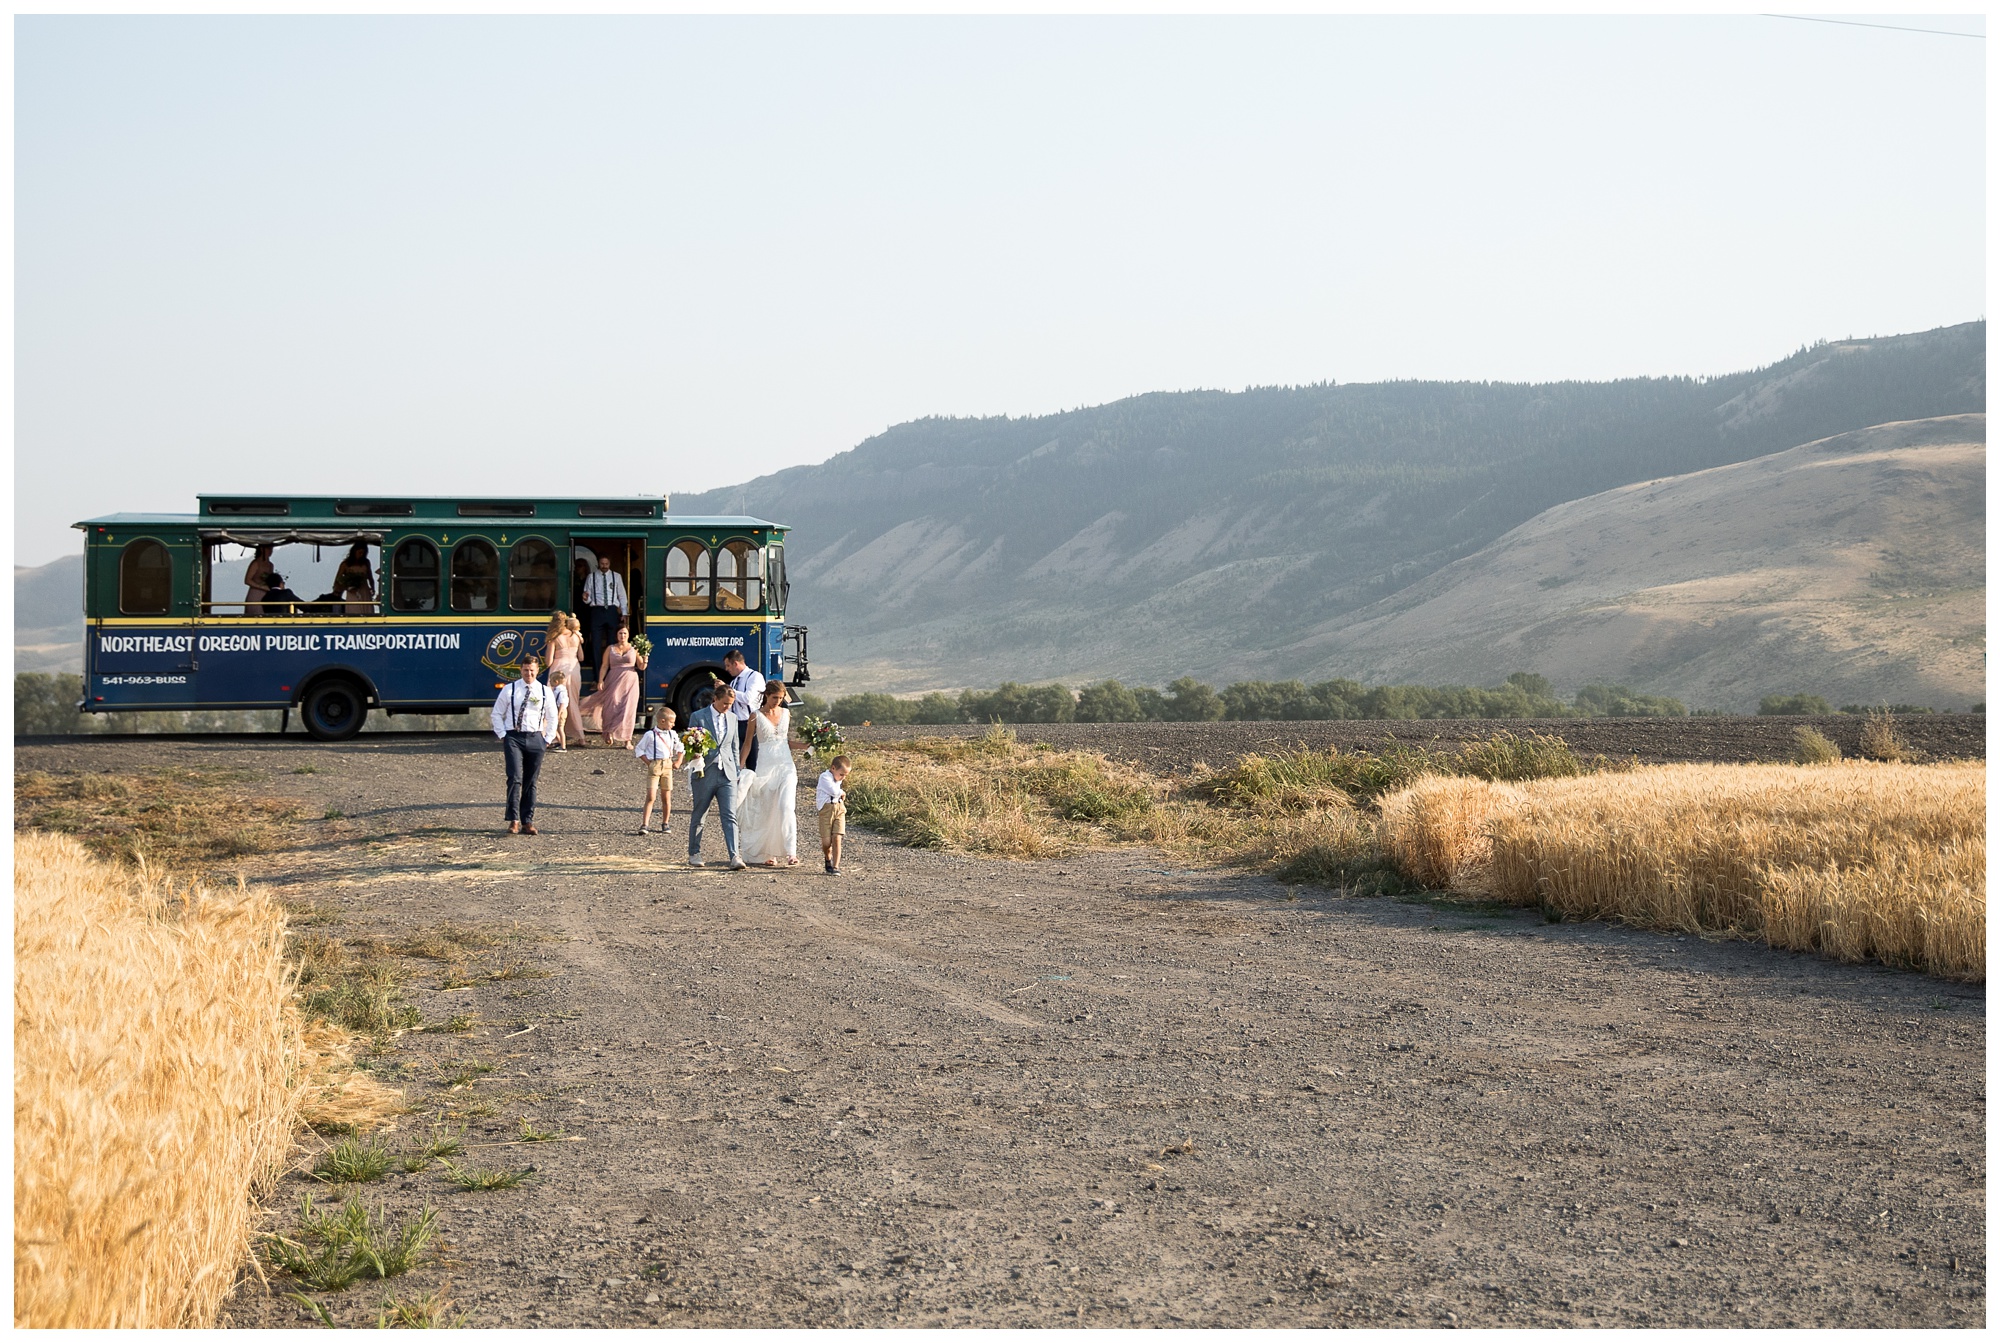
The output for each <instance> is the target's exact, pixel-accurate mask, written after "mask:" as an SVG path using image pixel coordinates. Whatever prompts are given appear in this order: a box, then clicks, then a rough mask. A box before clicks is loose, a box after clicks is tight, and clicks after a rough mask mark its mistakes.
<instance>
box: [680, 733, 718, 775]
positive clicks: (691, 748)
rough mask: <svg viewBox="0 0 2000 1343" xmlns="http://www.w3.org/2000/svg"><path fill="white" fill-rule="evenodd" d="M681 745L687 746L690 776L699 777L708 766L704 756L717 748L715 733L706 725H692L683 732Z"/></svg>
mask: <svg viewBox="0 0 2000 1343" xmlns="http://www.w3.org/2000/svg"><path fill="white" fill-rule="evenodd" d="M681 745H682V746H684V747H686V748H687V761H688V762H687V772H688V777H689V778H694V779H699V778H700V777H701V776H702V771H703V770H705V769H706V768H707V767H708V762H707V761H706V760H705V759H704V758H703V757H705V756H706V755H707V754H708V753H709V752H710V751H713V750H714V749H715V734H714V733H713V732H710V731H709V730H708V729H707V728H705V727H691V728H689V729H688V730H687V731H685V732H683V733H681Z"/></svg>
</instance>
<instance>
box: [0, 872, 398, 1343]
mask: <svg viewBox="0 0 2000 1343" xmlns="http://www.w3.org/2000/svg"><path fill="white" fill-rule="evenodd" d="M14 888H15V923H14V948H15V987H14V1007H15V1036H14V1047H15V1053H14V1311H15V1322H16V1324H17V1325H28V1326H37V1327H67V1328H106V1327H114V1328H115V1327H127V1328H130V1327H144V1328H160V1327H173V1326H194V1325H206V1324H209V1323H211V1322H212V1321H213V1318H214V1315H215V1311H216V1307H217V1305H218V1303H219V1302H220V1301H221V1300H222V1297H223V1295H224V1294H225V1293H226V1292H227V1291H228V1289H229V1286H230V1283H231V1280H232V1278H233V1276H234V1273H235V1271H236V1269H237V1267H238V1265H240V1264H241V1263H242V1262H243V1261H244V1258H245V1255H246V1252H247V1249H248V1245H249V1240H248V1231H249V1216H250V1211H251V1199H252V1197H253V1195H254V1194H255V1193H256V1192H258V1191H259V1190H261V1189H262V1188H264V1187H265V1186H266V1185H267V1184H268V1182H269V1181H270V1180H271V1179H272V1178H273V1177H274V1176H275V1175H276V1174H277V1172H278V1170H279V1168H280V1166H281V1165H282V1163H283V1161H284V1159H285V1156H286V1153H287V1152H288V1151H289V1149H290V1147H291V1142H292V1137H293V1134H294V1132H295V1130H296V1128H297V1126H298V1125H299V1123H300V1121H301V1119H302V1118H303V1117H304V1115H305V1114H306V1113H307V1112H308V1110H309V1109H313V1110H317V1111H318V1112H320V1113H322V1114H325V1115H327V1116H329V1117H331V1116H334V1115H335V1114H337V1113H338V1111H339V1102H340V1100H341V1096H342V1092H343V1089H344V1087H346V1086H347V1085H348V1079H347V1075H346V1069H345V1068H344V1067H343V1066H341V1064H342V1061H341V1060H340V1059H339V1057H338V1055H337V1052H335V1051H337V1043H338V1042H337V1040H335V1039H333V1038H331V1037H328V1036H326V1035H324V1034H321V1035H319V1036H317V1037H314V1036H310V1035H309V1034H308V1032H307V1030H306V1028H305V1026H304V1023H303V1022H302V1020H301V1018H300V1015H299V1013H298V1010H297V1007H296V1004H295V999H294V993H293V971H292V969H291V967H290V965H289V964H288V963H287V961H286V958H285V954H284V917H283V913H282V911H281V910H280V909H279V908H278V907H277V906H276V905H275V903H274V902H272V901H271V900H270V899H269V898H268V896H267V895H266V894H264V893H263V892H262V891H260V890H257V889H255V888H244V887H241V886H238V887H236V888H233V889H230V888H224V889H221V890H214V889H204V888H200V887H195V886H191V885H190V886H183V887H181V888H179V889H175V890H170V889H168V887H167V886H166V885H165V884H164V883H162V882H160V881H158V880H155V879H150V878H148V877H147V876H146V875H145V874H144V873H134V872H132V871H130V870H129V869H124V868H120V867H116V866H113V865H111V864H107V863H103V862H99V861H96V860H94V859H92V858H91V857H90V855H89V854H88V853H87V852H86V851H85V850H84V848H83V846H82V845H81V844H79V843H78V842H77V841H75V840H73V839H69V838H65V837H62V836H56V835H46V834H34V833H29V834H21V835H17V836H16V837H15V850H14ZM358 1094H359V1095H360V1096H362V1097H365V1100H366V1105H365V1106H361V1107H358V1110H357V1112H358V1111H359V1110H365V1109H366V1108H367V1106H372V1105H375V1104H377V1103H379V1099H380V1098H379V1096H378V1095H376V1094H375V1092H374V1091H372V1090H370V1089H369V1088H367V1087H362V1088H359V1089H358ZM349 1118H350V1119H351V1118H352V1115H350V1116H349Z"/></svg>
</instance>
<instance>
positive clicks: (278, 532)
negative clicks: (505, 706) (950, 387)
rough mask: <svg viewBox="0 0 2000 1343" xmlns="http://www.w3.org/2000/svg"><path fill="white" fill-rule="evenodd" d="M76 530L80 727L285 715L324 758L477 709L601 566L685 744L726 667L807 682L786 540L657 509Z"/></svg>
mask: <svg viewBox="0 0 2000 1343" xmlns="http://www.w3.org/2000/svg"><path fill="white" fill-rule="evenodd" d="M76 526H77V527H78V528H79V529H80V530H81V531H82V532H83V533H84V587H83V609H84V620H85V634H84V680H83V684H84V692H83V693H84V698H83V703H82V704H81V705H79V706H78V707H80V708H81V709H83V710H84V711H85V712H89V713H103V712H109V711H112V710H132V709H281V710H284V711H286V712H287V714H289V712H290V711H292V710H294V709H296V710H297V711H298V713H299V716H300V719H301V721H302V722H303V723H304V725H305V728H306V730H307V731H308V732H310V733H311V734H312V735H313V736H314V737H317V738H320V739H321V740H340V739H343V738H346V737H351V736H353V735H354V734H355V733H357V732H359V731H360V730H361V727H362V724H363V723H364V722H365V721H366V720H367V717H368V714H369V712H370V711H371V710H380V711H382V712H384V713H387V714H398V713H402V714H437V713H462V712H464V711H465V710H467V709H472V708H483V707H486V706H489V705H491V704H492V702H493V697H494V694H495V693H496V691H497V690H498V688H499V687H500V686H502V685H504V684H506V683H507V682H508V681H509V680H512V679H513V678H514V677H516V676H518V675H519V672H520V663H521V660H522V658H523V657H524V656H526V655H528V654H531V653H534V654H539V653H540V652H541V649H542V645H543V641H544V637H545V633H546V630H547V626H548V622H549V618H550V617H551V616H552V615H553V614H554V613H555V612H556V611H558V610H562V611H568V612H572V613H574V612H575V611H576V609H577V605H578V604H579V598H580V595H581V592H582V585H583V576H584V573H585V572H586V571H587V570H591V569H595V568H596V567H597V565H598V561H599V559H601V558H605V557H608V558H609V559H610V561H611V566H612V569H613V570H614V571H615V572H616V573H618V574H619V575H620V576H621V577H622V578H623V579H624V583H625V590H626V593H627V594H628V600H629V603H630V605H629V624H630V626H631V630H632V634H633V635H634V637H637V636H639V635H641V634H643V635H644V636H645V637H646V638H647V639H648V640H649V641H650V642H651V644H652V654H651V656H650V658H648V660H647V666H646V670H645V673H644V693H645V700H644V702H645V703H646V704H647V705H648V706H651V705H656V704H660V703H667V704H672V705H673V706H675V708H676V709H677V710H678V711H679V713H680V715H681V720H682V721H683V722H685V721H686V719H687V715H688V713H690V712H691V711H692V710H693V708H694V707H695V705H696V702H697V696H698V695H699V694H700V693H701V692H702V691H704V690H705V689H706V688H707V687H708V686H709V685H710V684H711V683H712V678H713V677H716V676H720V675H721V674H722V658H723V655H724V654H725V653H727V652H728V651H729V650H730V649H732V648H734V649H740V650H741V651H742V653H743V656H744V660H745V661H746V662H748V663H749V665H750V666H752V667H755V668H757V669H758V670H759V671H761V672H763V674H764V675H765V676H766V677H768V678H772V679H778V678H782V679H784V680H786V681H788V682H793V683H796V682H802V681H804V680H806V679H807V678H808V676H809V674H810V673H809V671H808V668H807V664H806V642H805V636H806V631H805V628H804V627H803V626H799V625H793V626H789V627H788V626H787V625H786V624H785V595H786V592H787V584H786V582H785V532H786V528H785V527H783V526H781V525H779V524H777V523H773V522H765V521H763V520H761V519H758V518H747V517H672V516H669V515H668V511H667V500H666V499H665V498H663V497H657V496H656V497H638V498H612V499H495V498H465V499H458V498H401V499H381V498H333V497H322V496H312V497H291V498H283V497H278V496H259V497H254V498H253V497H246V496H241V495H202V496H200V499H199V510H198V511H197V512H196V513H193V514H186V513H160V514H154V513H118V514H113V515H112V516H109V517H102V518H92V519H90V520H89V521H87V522H79V523H77V524H76ZM263 547H270V550H269V551H268V552H263V561H264V562H263V567H262V568H261V569H257V570H254V571H253V570H252V568H251V566H252V563H253V557H257V556H258V555H259V553H260V549H261V548H263ZM363 564H365V565H366V566H367V567H366V571H365V573H363V572H362V571H361V566H362V565H363ZM252 572H255V573H256V576H257V579H258V583H259V584H260V586H258V587H252V586H250V584H249V582H248V580H247V576H248V575H249V574H250V573H252ZM274 578H275V579H276V582H275V583H274V582H273V579H274ZM329 588H330V589H331V590H330V591H325V590H322V589H329ZM308 592H317V593H318V595H317V596H312V597H307V596H304V595H302V594H305V593H308ZM787 654H789V655H790V662H791V666H790V667H789V669H788V668H787V667H786V665H785V664H786V657H787ZM590 675H591V673H590V672H589V671H588V670H587V669H586V671H585V676H586V678H588V677H589V676H590ZM587 688H588V686H587V685H586V686H585V687H580V688H579V690H581V689H587Z"/></svg>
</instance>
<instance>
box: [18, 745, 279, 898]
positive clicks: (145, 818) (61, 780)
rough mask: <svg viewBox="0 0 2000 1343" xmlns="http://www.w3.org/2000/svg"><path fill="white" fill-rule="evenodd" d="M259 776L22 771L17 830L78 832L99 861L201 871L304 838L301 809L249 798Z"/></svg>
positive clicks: (216, 772) (217, 772)
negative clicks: (248, 789) (247, 787)
mask: <svg viewBox="0 0 2000 1343" xmlns="http://www.w3.org/2000/svg"><path fill="white" fill-rule="evenodd" d="M253 777H254V776H252V775H247V774H241V773H236V772H232V771H227V770H192V769H162V770H155V771H152V772H150V773H147V774H143V775H112V774H45V773H42V772H40V771H37V770H22V771H18V772H16V774H15V775H14V828H15V829H16V830H17V831H18V830H52V831H55V832H57V833H59V834H66V835H73V836H75V837H76V839H78V840H79V841H81V842H82V844H83V846H84V847H85V848H86V849H88V850H89V851H90V852H91V853H92V854H93V855H95V856H96V857H99V858H113V859H119V860H122V861H126V862H134V863H144V864H145V865H146V866H147V867H149V868H150V869H152V870H153V871H156V872H157V871H174V872H180V873H197V872H201V871H203V870H205V869H207V868H208V867H210V866H212V865H214V864H217V863H222V862H226V861H228V860H230V859H234V858H241V857H244V856H245V855H248V854H253V853H264V852H267V851H270V850H272V849H277V848H284V847H288V846H290V845H291V844H292V843H293V842H295V840H296V839H297V838H298V837H299V836H298V832H297V830H296V827H297V825H298V822H299V808H298V806H297V804H296V803H292V802H286V801H283V800H280V799H273V798H257V797H250V796H246V795H245V794H244V793H243V792H242V788H241V786H242V785H243V784H244V783H246V782H249V781H250V780H251V779H252V778H253Z"/></svg>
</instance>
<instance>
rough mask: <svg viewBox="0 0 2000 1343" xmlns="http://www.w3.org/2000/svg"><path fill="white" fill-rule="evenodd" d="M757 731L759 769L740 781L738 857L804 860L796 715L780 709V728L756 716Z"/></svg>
mask: <svg viewBox="0 0 2000 1343" xmlns="http://www.w3.org/2000/svg"><path fill="white" fill-rule="evenodd" d="M750 721H751V723H754V724H755V725H756V728H757V768H756V770H755V771H753V772H750V773H745V774H742V775H739V776H738V778H737V781H736V786H737V789H738V792H737V796H736V853H737V856H738V857H740V858H741V859H742V860H743V861H744V862H746V863H751V864H756V863H762V862H765V861H767V860H769V859H772V858H775V859H777V860H778V861H779V862H781V863H783V862H788V861H790V860H792V859H794V858H797V857H798V856H799V768H798V766H797V765H795V764H793V763H792V748H791V744H790V739H791V735H792V711H791V710H790V709H780V710H778V721H777V723H776V724H775V725H774V724H773V723H772V722H771V720H770V719H768V718H766V717H765V716H764V715H763V714H761V713H760V714H752V715H751V716H750Z"/></svg>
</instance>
